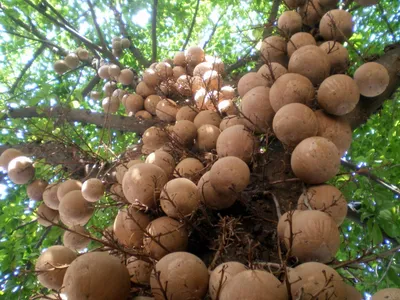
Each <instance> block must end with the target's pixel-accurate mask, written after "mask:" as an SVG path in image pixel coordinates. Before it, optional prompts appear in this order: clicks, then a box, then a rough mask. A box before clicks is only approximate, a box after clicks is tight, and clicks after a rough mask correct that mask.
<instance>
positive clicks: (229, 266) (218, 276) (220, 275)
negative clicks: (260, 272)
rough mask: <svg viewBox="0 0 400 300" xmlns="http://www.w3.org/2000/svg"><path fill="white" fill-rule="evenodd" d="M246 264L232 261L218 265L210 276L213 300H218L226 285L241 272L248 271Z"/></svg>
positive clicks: (209, 287) (210, 292) (210, 289)
mask: <svg viewBox="0 0 400 300" xmlns="http://www.w3.org/2000/svg"><path fill="white" fill-rule="evenodd" d="M246 270H247V268H246V266H245V265H244V264H241V263H239V262H236V261H230V262H226V263H222V264H220V265H218V266H217V267H216V268H215V269H214V270H213V271H212V272H211V274H210V280H209V283H208V293H209V294H210V297H211V299H212V300H216V299H217V298H218V295H220V293H221V292H222V290H223V289H224V287H225V286H226V284H227V283H228V282H229V281H230V280H231V279H232V278H233V277H234V276H235V275H237V274H239V273H240V272H243V271H246Z"/></svg>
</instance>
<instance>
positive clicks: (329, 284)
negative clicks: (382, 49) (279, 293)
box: [288, 262, 346, 300]
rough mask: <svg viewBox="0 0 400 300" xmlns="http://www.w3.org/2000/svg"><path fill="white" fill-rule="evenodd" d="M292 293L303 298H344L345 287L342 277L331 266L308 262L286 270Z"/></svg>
mask: <svg viewBox="0 0 400 300" xmlns="http://www.w3.org/2000/svg"><path fill="white" fill-rule="evenodd" d="M288 275H289V282H290V283H291V285H290V288H291V290H292V295H293V297H294V298H295V299H296V298H298V297H301V298H302V299H305V300H311V299H316V300H324V299H332V300H342V299H346V288H345V284H344V282H343V279H342V277H341V276H340V275H339V273H337V272H336V271H335V270H334V269H333V268H331V267H329V266H327V265H324V264H321V263H318V262H308V263H304V264H301V265H299V266H297V267H296V268H294V269H291V270H290V271H289V272H288Z"/></svg>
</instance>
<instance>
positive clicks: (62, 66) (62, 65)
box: [53, 59, 69, 75]
mask: <svg viewBox="0 0 400 300" xmlns="http://www.w3.org/2000/svg"><path fill="white" fill-rule="evenodd" d="M53 67H54V71H56V73H57V74H58V75H62V74H64V73H65V72H67V71H68V70H69V67H68V65H67V63H66V62H65V60H62V59H61V60H57V61H56V62H55V63H54V66H53Z"/></svg>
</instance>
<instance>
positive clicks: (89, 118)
mask: <svg viewBox="0 0 400 300" xmlns="http://www.w3.org/2000/svg"><path fill="white" fill-rule="evenodd" d="M52 117H53V118H58V119H59V120H58V122H59V121H60V119H61V120H62V121H65V122H70V123H73V122H81V123H83V124H94V125H96V126H97V127H104V126H107V128H110V129H112V130H119V131H125V132H136V133H138V134H143V132H144V131H145V130H146V129H147V128H149V127H151V126H153V125H154V124H156V123H160V121H159V120H157V119H153V120H143V121H142V120H139V119H136V118H133V117H125V116H120V115H112V114H110V115H108V116H107V117H106V114H103V113H97V112H92V111H90V110H82V109H69V108H65V107H61V106H55V107H39V108H38V107H25V108H18V109H10V110H9V111H8V113H7V114H6V115H4V116H3V117H2V118H1V119H0V120H5V119H10V118H11V119H21V118H52ZM106 118H107V123H106V122H105V120H106Z"/></svg>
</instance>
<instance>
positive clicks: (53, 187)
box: [43, 183, 60, 210]
mask: <svg viewBox="0 0 400 300" xmlns="http://www.w3.org/2000/svg"><path fill="white" fill-rule="evenodd" d="M59 186H60V185H59V184H55V183H52V184H49V185H48V186H47V187H46V189H45V190H44V192H43V202H44V203H45V204H46V205H47V206H48V207H49V208H51V209H54V210H58V206H59V205H60V201H59V200H58V197H57V190H58V188H59Z"/></svg>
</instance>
